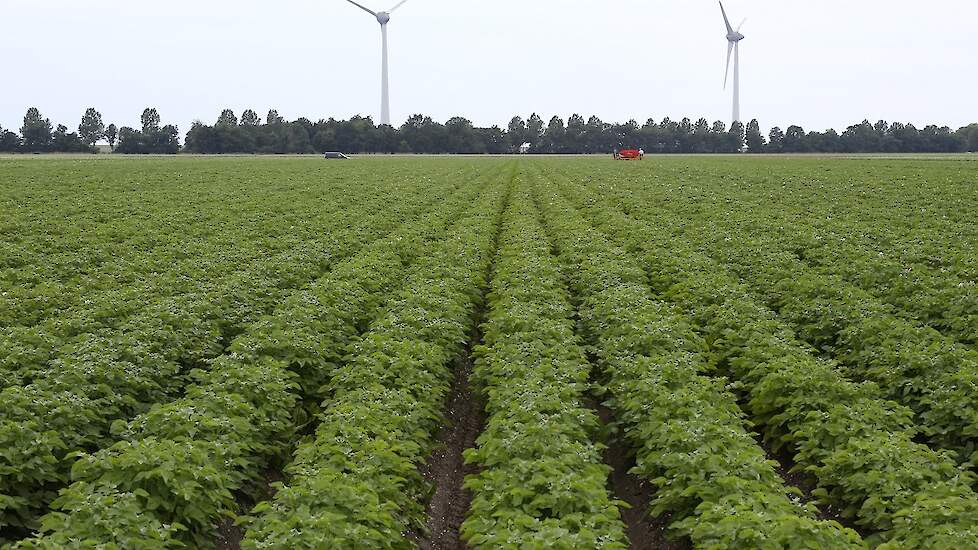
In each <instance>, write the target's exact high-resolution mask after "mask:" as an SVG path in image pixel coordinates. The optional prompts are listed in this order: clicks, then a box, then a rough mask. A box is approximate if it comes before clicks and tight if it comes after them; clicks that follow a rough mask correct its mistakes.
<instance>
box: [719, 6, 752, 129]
mask: <svg viewBox="0 0 978 550" xmlns="http://www.w3.org/2000/svg"><path fill="white" fill-rule="evenodd" d="M720 13H722V14H723V23H724V24H725V25H726V26H727V70H726V72H725V73H724V75H723V89H724V90H726V89H727V78H728V77H729V76H730V54H733V58H734V83H733V122H740V41H741V40H743V39H744V35H742V34H740V28H741V27H743V26H744V23H745V22H746V21H747V20H746V19H744V20H743V21H741V22H740V25H737V28H736V30H735V29H734V28H733V27H731V26H730V19H727V10H725V9H723V2H720Z"/></svg>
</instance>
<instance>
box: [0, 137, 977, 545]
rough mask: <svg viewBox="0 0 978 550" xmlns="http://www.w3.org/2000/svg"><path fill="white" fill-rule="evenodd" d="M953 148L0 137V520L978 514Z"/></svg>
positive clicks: (647, 527)
mask: <svg viewBox="0 0 978 550" xmlns="http://www.w3.org/2000/svg"><path fill="white" fill-rule="evenodd" d="M976 281H978V159H975V158H973V157H972V158H969V157H968V156H960V157H954V156H949V157H943V158H939V157H926V156H921V157H892V158H883V157H852V158H845V157H824V158H822V157H764V156H745V155H737V156H715V157H646V159H645V160H644V161H642V162H615V161H613V160H612V159H611V157H610V155H609V156H607V157H603V156H602V157H567V158H558V157H537V158H531V157H482V158H480V157H412V156H402V157H401V156H398V157H378V158H359V159H355V160H352V161H336V162H332V161H325V160H322V159H319V158H313V157H230V158H205V157H191V156H181V157H178V158H166V159H164V158H141V159H124V160H121V159H118V158H95V157H46V158H30V157H22V156H21V157H4V158H0V548H3V549H8V548H9V549H18V550H28V549H31V550H34V549H63V548H70V549H105V550H114V549H118V550H143V549H146V550H149V549H171V548H174V549H175V548H190V549H194V548H201V549H212V548H219V549H238V548H243V549H247V550H259V549H262V550H264V549H340V550H342V549H402V548H403V549H411V548H421V549H423V550H456V549H463V548H468V549H473V550H477V549H478V550H483V549H486V550H488V549H512V550H536V549H541V550H542V549H551V548H555V549H585V550H588V549H604V550H612V549H629V548H632V549H658V548H662V549H670V550H675V549H687V548H696V549H755V548H756V549H779V548H798V549H802V548H805V549H846V548H880V549H887V550H893V549H938V550H939V549H954V550H966V549H971V548H978V493H976V489H978V288H976Z"/></svg>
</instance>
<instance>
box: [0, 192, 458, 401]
mask: <svg viewBox="0 0 978 550" xmlns="http://www.w3.org/2000/svg"><path fill="white" fill-rule="evenodd" d="M454 175H455V174H452V176H453V178H449V179H450V181H465V178H454ZM222 176H227V177H228V180H227V181H224V182H223V184H222V185H219V186H206V185H204V186H198V187H197V188H192V189H189V190H188V189H186V188H184V185H186V183H185V182H178V183H176V184H174V183H172V182H168V183H166V184H160V186H159V187H158V188H157V187H153V186H152V185H153V183H152V182H147V185H146V186H136V188H135V189H130V188H128V187H122V189H119V184H118V183H116V184H115V185H107V186H105V187H104V188H102V189H100V191H99V193H100V200H99V201H97V202H96V201H91V200H86V201H83V202H82V203H81V204H80V205H78V206H76V207H74V208H69V207H68V206H67V205H66V204H63V203H64V202H65V200H66V199H63V200H55V199H53V198H48V197H47V196H46V195H43V194H42V195H41V197H36V196H33V195H31V198H30V199H29V200H28V199H23V203H24V204H23V205H22V207H21V208H17V209H10V210H11V214H12V215H14V216H16V217H18V218H23V217H24V216H25V215H24V214H22V213H21V212H23V211H25V210H27V211H29V212H31V215H32V216H36V217H37V218H38V219H39V220H40V221H39V222H37V224H40V225H43V224H41V222H42V221H47V222H49V223H51V221H52V220H54V222H57V223H59V224H60V226H61V229H60V231H58V232H57V234H55V235H46V234H44V233H43V232H41V233H40V234H39V233H38V232H35V233H30V232H28V233H27V234H26V235H29V237H28V236H24V235H20V236H18V237H17V240H18V241H19V242H18V246H19V248H22V249H26V250H30V251H31V252H33V256H43V259H42V258H40V257H38V258H33V259H29V258H24V259H22V260H21V262H20V263H22V264H23V265H22V266H20V267H19V268H5V269H0V385H2V387H6V386H9V385H17V384H23V383H25V381H31V380H33V379H35V378H36V377H37V376H43V375H44V374H45V372H46V367H47V365H48V363H49V362H50V361H51V360H53V359H57V355H58V353H59V350H60V349H61V348H62V347H64V346H65V345H68V344H70V343H72V342H73V341H74V340H76V339H79V338H83V337H84V335H85V334H88V333H93V332H102V331H118V330H120V328H121V327H123V326H124V324H125V323H126V321H127V320H129V319H130V317H132V316H133V315H135V314H137V313H140V312H145V311H147V310H151V309H153V308H163V309H166V304H167V302H168V301H173V300H176V299H178V297H181V296H183V297H186V296H192V295H198V294H200V293H201V292H214V291H218V290H220V284H221V283H222V282H223V280H224V279H225V278H226V277H227V276H228V274H229V273H233V272H235V271H240V270H241V269H242V266H248V265H250V264H254V263H260V262H262V261H265V260H266V259H267V258H269V257H271V256H275V255H277V254H280V253H283V252H286V251H288V250H298V249H303V248H305V249H304V250H301V252H302V253H303V254H305V255H307V256H308V260H307V263H309V264H319V263H321V262H325V261H328V259H329V256H330V255H331V254H332V253H333V252H332V251H331V249H330V247H329V246H327V245H332V244H333V243H328V242H326V240H325V239H324V238H323V236H322V231H321V230H322V227H323V226H324V225H325V226H331V225H332V224H333V223H334V221H333V220H335V219H336V218H337V217H338V216H342V215H343V212H345V211H363V212H373V211H375V210H377V209H380V208H383V207H384V206H385V205H386V202H387V200H388V199H387V197H388V195H387V194H388V193H390V192H408V193H409V192H410V191H411V190H412V189H411V188H412V187H413V186H416V185H417V184H416V183H415V182H413V181H410V180H406V181H404V182H398V183H392V182H389V181H383V180H381V181H366V182H351V181H347V180H344V179H342V178H340V177H339V176H336V175H333V176H331V177H330V178H327V179H326V180H325V181H323V182H319V185H320V186H321V187H318V188H316V189H329V192H328V193H326V194H325V197H322V196H319V195H317V194H316V193H315V192H314V191H313V190H311V189H309V188H307V187H298V188H295V189H294V188H286V189H282V187H284V186H283V185H282V184H278V188H276V186H275V185H274V184H273V185H271V186H270V187H271V189H263V188H257V189H256V188H245V189H244V190H242V189H239V188H238V185H237V184H238V183H239V181H238V180H239V179H240V178H241V175H240V174H236V173H235V172H231V173H229V174H222ZM194 183H197V182H196V180H194ZM181 184H183V185H181ZM269 193H274V194H275V195H274V196H275V197H276V199H277V200H269ZM188 194H191V195H190V196H187V195H188ZM102 201H105V202H107V203H108V204H109V205H112V206H115V207H117V208H118V209H119V212H118V213H117V214H116V215H114V216H112V215H110V214H109V212H107V211H105V208H106V207H105V206H104V205H102V204H101V202H102ZM52 203H53V204H52ZM46 209H51V210H53V211H50V212H49V211H47V210H46ZM59 213H60V214H61V215H60V216H59V215H56V214H59ZM66 219H67V220H68V221H67V223H66ZM20 221H23V220H20ZM22 225H24V224H14V226H15V227H21V226H22ZM28 225H35V224H28ZM131 226H132V227H131ZM76 234H80V235H81V236H78V237H77V238H78V239H81V243H80V245H79V246H78V247H70V248H69V249H68V250H66V251H61V248H63V246H64V245H63V243H62V239H63V240H65V241H72V240H73V236H76ZM120 234H121V235H120ZM130 237H131V238H132V239H135V241H132V240H130ZM116 239H123V240H122V242H121V243H116V242H115V240H116ZM317 242H318V243H320V246H319V247H318V248H315V249H313V248H310V245H314V244H315V243H317ZM161 243H162V244H161ZM62 257H63V258H62ZM28 260H30V261H28ZM59 262H60V264H59ZM62 264H63V265H62ZM52 266H56V267H52ZM233 322H234V319H233V318H230V319H228V321H227V322H226V323H224V324H225V325H231V324H232V323H233ZM55 372H57V369H55Z"/></svg>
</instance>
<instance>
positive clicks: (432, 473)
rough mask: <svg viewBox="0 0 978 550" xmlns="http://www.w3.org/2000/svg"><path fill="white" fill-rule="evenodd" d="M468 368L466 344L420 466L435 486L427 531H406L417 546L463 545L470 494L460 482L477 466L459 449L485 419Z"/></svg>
mask: <svg viewBox="0 0 978 550" xmlns="http://www.w3.org/2000/svg"><path fill="white" fill-rule="evenodd" d="M472 368H473V364H472V357H471V346H470V347H469V348H468V349H466V353H465V354H464V355H463V356H462V357H461V358H459V359H458V360H457V361H456V365H455V380H454V382H453V384H452V390H451V394H450V395H449V397H448V401H447V403H446V405H445V420H446V422H445V426H444V427H443V428H442V430H441V432H440V433H439V436H438V444H437V446H436V447H435V451H434V452H433V453H432V455H431V457H430V458H429V459H428V461H427V462H426V463H425V464H424V465H423V466H422V467H421V473H422V475H424V477H425V479H427V480H428V482H429V483H431V484H432V485H433V486H434V487H435V492H434V495H433V496H432V498H431V501H430V502H429V503H428V532H427V533H426V534H417V533H413V534H410V535H409V538H411V539H412V540H414V541H415V542H416V543H417V545H418V548H420V549H421V550H464V549H465V548H467V546H466V545H465V543H464V542H463V541H462V539H461V537H460V535H459V529H460V528H461V526H462V522H463V521H465V514H466V513H467V512H468V510H469V505H470V504H471V502H472V495H471V494H470V493H469V492H468V491H467V490H465V489H463V487H462V484H463V482H464V481H465V476H467V475H470V474H475V473H477V472H478V470H477V468H476V467H475V466H473V465H466V464H465V461H464V460H463V459H462V452H463V451H465V450H466V449H470V448H472V447H474V446H475V440H476V438H477V437H478V436H479V434H480V433H482V430H483V427H484V426H485V423H486V416H485V407H484V404H483V402H482V399H481V398H480V396H479V395H478V393H477V392H476V391H474V390H473V388H472V384H471V382H470V380H469V377H470V375H471V373H472Z"/></svg>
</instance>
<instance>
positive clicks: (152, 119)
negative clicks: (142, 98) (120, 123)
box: [139, 107, 160, 136]
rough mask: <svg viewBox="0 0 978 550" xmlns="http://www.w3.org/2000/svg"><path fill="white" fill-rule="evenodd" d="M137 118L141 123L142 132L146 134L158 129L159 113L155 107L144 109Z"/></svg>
mask: <svg viewBox="0 0 978 550" xmlns="http://www.w3.org/2000/svg"><path fill="white" fill-rule="evenodd" d="M139 120H140V122H142V124H143V133H144V134H146V135H147V136H148V135H150V134H155V133H156V132H158V131H159V130H160V113H159V112H157V111H156V109H155V108H151V107H150V108H146V109H144V110H143V114H142V116H140V117H139Z"/></svg>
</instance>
